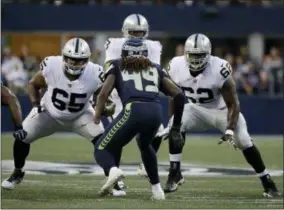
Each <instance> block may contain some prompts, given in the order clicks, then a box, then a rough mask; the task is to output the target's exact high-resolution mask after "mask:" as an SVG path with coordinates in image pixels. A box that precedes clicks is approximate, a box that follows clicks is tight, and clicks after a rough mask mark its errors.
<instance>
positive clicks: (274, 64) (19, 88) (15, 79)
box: [1, 44, 284, 96]
mask: <svg viewBox="0 0 284 210" xmlns="http://www.w3.org/2000/svg"><path fill="white" fill-rule="evenodd" d="M240 52H242V53H240V54H239V55H237V56H236V55H233V54H232V53H225V54H221V52H219V51H218V48H215V49H214V52H213V54H215V55H217V56H221V57H224V58H225V59H226V60H227V61H228V62H229V63H230V64H231V65H232V67H233V69H234V78H235V80H236V82H237V88H238V91H239V93H240V94H245V95H270V96H283V93H284V88H283V86H284V63H283V58H282V57H281V55H280V52H279V49H278V48H276V47H271V49H270V51H269V53H268V54H266V55H265V56H264V58H263V62H262V64H260V65H258V64H256V63H254V62H253V61H252V60H251V59H249V57H248V56H247V54H246V53H245V52H246V50H240ZM94 54H97V55H98V56H103V54H101V53H99V54H98V53H96V52H95V53H93V55H94ZM182 54H183V45H182V44H178V45H177V46H176V49H175V53H174V55H172V56H179V55H182ZM1 57H2V69H1V74H2V82H3V83H4V84H6V85H7V86H8V87H9V88H10V89H11V90H12V91H13V92H15V93H16V94H26V87H27V83H28V81H29V78H31V77H32V75H34V73H35V72H36V71H38V69H39V64H40V62H41V59H43V58H40V57H39V56H36V55H31V54H30V53H29V50H28V47H27V46H23V47H22V53H21V55H13V53H12V52H11V50H10V48H9V47H5V48H4V49H3V50H2V56H1ZM91 60H92V61H94V62H96V60H98V58H97V56H93V57H91ZM99 60H101V59H99ZM163 60H164V62H163V64H164V66H165V67H166V65H167V63H168V61H169V60H168V59H163Z"/></svg>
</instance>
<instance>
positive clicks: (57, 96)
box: [41, 56, 103, 120]
mask: <svg viewBox="0 0 284 210" xmlns="http://www.w3.org/2000/svg"><path fill="white" fill-rule="evenodd" d="M41 66H42V67H41V70H42V75H43V77H44V79H45V81H46V83H47V91H46V92H45V94H44V96H43V98H42V102H41V103H42V105H43V106H44V108H45V109H46V110H47V111H48V112H49V114H50V115H51V116H52V117H53V118H55V119H58V120H71V119H74V118H75V117H77V116H79V115H80V114H81V113H82V112H83V111H84V110H85V109H87V108H88V107H89V104H90V103H89V99H90V97H91V96H92V95H93V93H94V91H95V90H96V89H97V88H99V87H100V86H101V84H102V81H101V80H100V76H99V75H100V73H101V74H102V75H103V70H102V67H101V66H99V65H97V64H94V63H92V62H88V64H87V66H86V67H85V69H84V71H83V73H82V74H81V75H80V77H79V78H78V79H76V80H73V81H71V80H69V79H68V78H67V77H66V75H65V74H64V71H63V68H62V66H63V59H62V56H50V57H47V58H46V59H45V60H44V61H43V62H42V64H41ZM102 75H101V77H102Z"/></svg>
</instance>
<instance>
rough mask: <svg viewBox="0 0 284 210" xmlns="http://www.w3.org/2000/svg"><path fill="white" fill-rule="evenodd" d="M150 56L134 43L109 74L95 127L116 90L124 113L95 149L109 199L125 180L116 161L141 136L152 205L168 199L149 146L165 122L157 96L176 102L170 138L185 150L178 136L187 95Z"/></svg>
mask: <svg viewBox="0 0 284 210" xmlns="http://www.w3.org/2000/svg"><path fill="white" fill-rule="evenodd" d="M147 56H148V49H147V46H146V45H145V43H144V42H143V40H141V39H137V38H132V39H129V40H127V41H126V42H125V43H124V44H123V47H122V56H121V59H118V60H114V61H113V62H111V63H110V65H109V66H108V68H107V69H106V70H105V78H106V79H105V82H104V85H103V87H102V90H101V92H100V94H99V95H98V98H97V99H98V100H97V106H96V114H95V123H99V122H100V119H101V114H102V112H103V110H104V106H105V102H106V100H107V98H108V96H109V94H110V93H111V91H112V90H113V88H116V90H117V92H118V94H119V97H120V99H121V101H122V104H123V110H122V111H121V113H120V114H119V115H118V117H117V118H116V119H115V120H114V121H112V122H111V124H110V126H108V128H107V129H106V131H105V133H104V134H103V135H102V136H101V137H100V138H99V140H98V141H97V143H96V151H95V158H96V161H97V163H98V164H99V165H100V166H101V167H102V168H103V169H104V170H106V171H109V176H108V179H107V181H106V183H105V184H104V185H103V187H102V189H101V195H107V194H108V193H109V191H110V190H111V189H112V187H113V185H114V184H115V183H116V182H117V181H118V180H120V179H122V178H123V172H122V170H121V169H119V168H118V165H117V159H120V154H121V152H120V151H121V150H122V148H123V147H124V146H125V145H127V144H128V143H129V142H130V141H131V140H132V139H133V138H134V137H135V136H136V135H137V134H138V135H139V136H140V138H138V140H137V143H138V146H139V149H140V151H141V157H142V160H143V163H144V165H145V169H146V171H147V174H148V177H149V181H150V183H151V184H152V193H153V196H152V199H154V200H164V199H165V195H164V192H163V190H162V188H161V185H160V181H159V175H158V166H157V157H156V153H155V151H154V150H153V148H152V146H151V141H152V139H153V138H154V137H155V134H156V132H157V130H158V128H159V126H160V125H161V122H162V105H161V103H160V99H159V97H158V95H159V91H162V92H163V93H165V94H166V95H169V96H171V97H172V98H173V101H174V122H173V126H172V128H171V131H170V134H169V138H171V139H172V140H173V142H175V146H176V147H182V146H183V144H184V139H183V138H182V136H181V133H180V126H181V117H182V112H183V107H184V100H185V98H184V95H183V93H182V91H181V90H180V89H179V88H178V87H177V86H176V85H175V84H174V83H173V82H172V81H171V80H170V79H169V78H168V77H167V76H166V75H165V74H166V73H165V72H164V71H163V69H162V68H161V67H160V66H159V65H157V64H154V63H152V62H151V61H150V60H149V59H148V58H147Z"/></svg>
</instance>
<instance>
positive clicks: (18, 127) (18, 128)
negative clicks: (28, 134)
mask: <svg viewBox="0 0 284 210" xmlns="http://www.w3.org/2000/svg"><path fill="white" fill-rule="evenodd" d="M22 129H23V126H22V125H15V130H16V131H18V130H22Z"/></svg>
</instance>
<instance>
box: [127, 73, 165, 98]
mask: <svg viewBox="0 0 284 210" xmlns="http://www.w3.org/2000/svg"><path fill="white" fill-rule="evenodd" d="M122 77H123V80H124V81H128V80H133V82H134V86H135V89H136V90H139V91H146V92H155V93H158V92H159V89H158V82H159V74H158V71H157V69H155V68H151V69H149V70H148V71H142V72H133V73H132V74H130V73H129V72H127V71H123V72H122ZM142 80H147V81H149V82H151V83H152V84H153V85H145V87H143V81H142Z"/></svg>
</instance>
